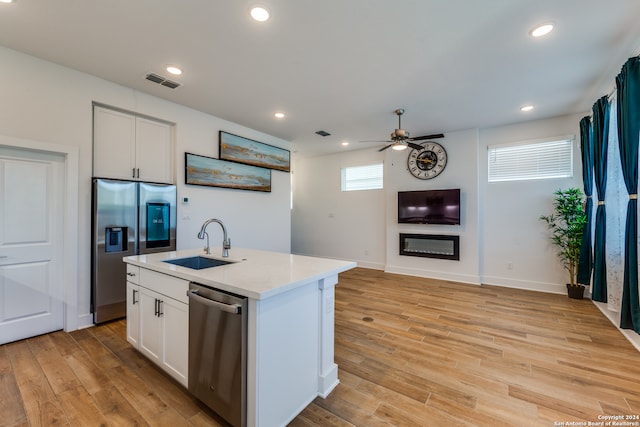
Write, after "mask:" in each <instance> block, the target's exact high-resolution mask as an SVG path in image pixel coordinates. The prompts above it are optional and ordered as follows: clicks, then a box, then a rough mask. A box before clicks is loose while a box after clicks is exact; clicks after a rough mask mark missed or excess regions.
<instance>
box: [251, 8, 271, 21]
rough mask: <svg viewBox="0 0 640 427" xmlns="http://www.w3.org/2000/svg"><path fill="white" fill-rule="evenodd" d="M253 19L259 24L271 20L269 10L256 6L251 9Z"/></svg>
mask: <svg viewBox="0 0 640 427" xmlns="http://www.w3.org/2000/svg"><path fill="white" fill-rule="evenodd" d="M251 17H252V18H253V19H255V20H256V21H258V22H264V21H266V20H268V19H269V10H268V9H267V8H265V7H264V6H254V7H253V8H251Z"/></svg>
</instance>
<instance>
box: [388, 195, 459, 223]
mask: <svg viewBox="0 0 640 427" xmlns="http://www.w3.org/2000/svg"><path fill="white" fill-rule="evenodd" d="M398 223H399V224H446V225H460V189H459V188H455V189H450V190H422V191H399V192H398Z"/></svg>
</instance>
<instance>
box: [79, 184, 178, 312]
mask: <svg viewBox="0 0 640 427" xmlns="http://www.w3.org/2000/svg"><path fill="white" fill-rule="evenodd" d="M91 227H92V234H91V236H92V237H91V247H92V248H91V264H92V265H91V310H92V312H93V321H94V322H95V323H101V322H106V321H108V320H113V319H117V318H120V317H124V316H125V315H126V309H127V307H126V305H127V302H126V288H127V279H126V277H127V276H126V265H125V263H124V262H122V258H123V257H125V256H129V255H140V254H148V253H153V252H165V251H174V250H175V249H176V187H175V185H164V184H151V183H144V182H133V181H117V180H110V179H98V178H94V179H93V192H92V221H91Z"/></svg>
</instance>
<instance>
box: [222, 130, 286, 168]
mask: <svg viewBox="0 0 640 427" xmlns="http://www.w3.org/2000/svg"><path fill="white" fill-rule="evenodd" d="M219 142H220V144H219V152H218V154H219V158H220V159H222V160H229V161H232V162H238V163H244V164H247V165H253V166H258V167H262V168H268V169H274V170H279V171H283V172H291V153H290V152H289V150H285V149H284V148H280V147H276V146H273V145H269V144H265V143H263V142H258V141H254V140H253V139H249V138H244V137H242V136H238V135H234V134H232V133H229V132H225V131H222V130H221V131H220V132H219Z"/></svg>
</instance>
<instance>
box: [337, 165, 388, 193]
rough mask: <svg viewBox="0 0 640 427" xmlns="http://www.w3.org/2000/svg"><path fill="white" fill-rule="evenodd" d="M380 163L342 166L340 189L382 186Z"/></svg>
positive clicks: (373, 188) (365, 188) (377, 187)
mask: <svg viewBox="0 0 640 427" xmlns="http://www.w3.org/2000/svg"><path fill="white" fill-rule="evenodd" d="M382 171H383V168H382V163H376V164H373V165H366V166H352V167H346V168H342V191H357V190H377V189H380V188H383V172H382Z"/></svg>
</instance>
